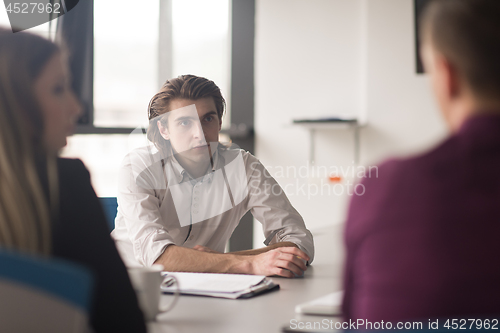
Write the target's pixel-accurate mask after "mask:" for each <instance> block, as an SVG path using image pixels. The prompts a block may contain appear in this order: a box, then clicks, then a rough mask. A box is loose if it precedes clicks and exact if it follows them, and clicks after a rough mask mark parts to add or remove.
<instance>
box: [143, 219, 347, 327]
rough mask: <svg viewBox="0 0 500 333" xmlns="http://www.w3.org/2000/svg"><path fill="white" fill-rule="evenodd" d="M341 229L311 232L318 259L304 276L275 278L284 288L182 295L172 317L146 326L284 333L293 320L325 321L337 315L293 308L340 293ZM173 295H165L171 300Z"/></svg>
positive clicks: (160, 319)
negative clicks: (244, 294) (223, 295)
mask: <svg viewBox="0 0 500 333" xmlns="http://www.w3.org/2000/svg"><path fill="white" fill-rule="evenodd" d="M342 232H343V225H333V226H329V227H325V228H321V229H318V230H312V233H313V236H314V243H315V249H316V257H315V259H314V262H313V263H312V265H311V266H309V268H308V270H307V271H306V272H305V274H304V277H303V278H297V279H286V278H272V279H273V281H274V282H277V283H278V284H279V285H280V290H278V291H273V292H270V293H267V294H264V295H259V296H256V297H253V298H249V299H241V300H229V299H218V298H209V297H196V296H181V297H180V299H179V301H178V303H177V305H176V306H175V308H174V309H173V310H171V311H170V312H168V313H165V314H160V315H158V317H157V319H156V321H154V322H149V323H148V331H149V332H151V333H164V332H169V333H181V332H182V333H189V332H193V333H198V332H204V333H210V332H214V333H225V332H227V333H235V332H238V333H245V332H281V331H282V328H283V327H284V326H290V323H291V321H292V320H294V319H295V320H297V321H301V322H308V321H312V322H321V321H322V320H323V319H324V318H328V320H331V319H334V320H339V318H336V317H321V316H303V315H298V314H296V313H295V306H296V305H297V304H300V303H304V302H308V301H310V300H313V299H315V298H318V297H321V296H323V295H325V294H328V293H331V292H334V291H338V290H340V289H341V284H342V264H343V258H344V251H343V245H342ZM172 297H173V296H169V295H163V296H162V299H161V301H162V302H165V303H167V302H169V301H170V300H171V298H172Z"/></svg>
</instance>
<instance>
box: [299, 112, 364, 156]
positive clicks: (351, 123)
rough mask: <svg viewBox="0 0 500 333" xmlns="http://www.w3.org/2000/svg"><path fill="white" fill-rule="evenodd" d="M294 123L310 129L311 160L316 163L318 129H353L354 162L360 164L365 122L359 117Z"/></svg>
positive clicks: (305, 120) (308, 120)
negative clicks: (358, 118)
mask: <svg viewBox="0 0 500 333" xmlns="http://www.w3.org/2000/svg"><path fill="white" fill-rule="evenodd" d="M293 125H297V126H301V127H303V128H305V129H307V130H308V131H309V162H310V163H311V165H312V164H313V163H314V157H315V148H316V142H315V141H316V140H315V134H316V131H317V130H337V129H352V130H353V135H354V163H355V165H358V164H359V150H360V141H359V132H360V128H361V127H363V126H364V125H365V124H360V123H359V121H358V120H357V119H340V118H338V120H337V119H334V118H332V119H300V120H294V121H293Z"/></svg>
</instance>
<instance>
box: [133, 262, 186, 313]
mask: <svg viewBox="0 0 500 333" xmlns="http://www.w3.org/2000/svg"><path fill="white" fill-rule="evenodd" d="M127 270H128V274H129V277H130V281H131V282H132V287H133V288H134V290H135V293H136V294H137V299H138V300H139V306H140V308H141V310H142V312H143V314H144V319H146V320H147V321H150V320H154V319H155V318H156V315H158V314H159V313H162V312H167V311H170V310H171V309H172V308H173V307H174V305H175V303H176V302H177V299H178V298H179V287H178V286H179V285H178V283H177V280H176V279H175V277H173V276H165V277H163V276H162V275H161V272H162V271H163V266H162V265H158V264H155V265H153V266H151V267H130V268H128V269H127ZM162 283H165V284H169V285H171V284H173V283H175V285H176V286H177V289H176V292H175V293H174V294H175V296H174V300H173V301H172V303H170V305H168V306H166V307H160V295H161V289H160V286H161V284H162Z"/></svg>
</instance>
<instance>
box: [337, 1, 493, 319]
mask: <svg viewBox="0 0 500 333" xmlns="http://www.w3.org/2000/svg"><path fill="white" fill-rule="evenodd" d="M499 18H500V1H498V0H438V1H434V2H431V3H430V5H429V6H428V7H426V10H425V12H424V15H423V19H422V22H421V23H422V24H421V27H422V30H421V36H423V37H422V46H423V49H422V57H423V61H424V66H425V69H426V71H427V73H428V74H429V76H430V80H431V84H432V90H433V92H434V94H435V96H436V99H437V102H438V105H439V109H440V110H441V113H442V115H443V116H444V119H445V120H446V123H447V124H448V125H449V128H450V131H451V134H450V136H449V137H448V138H447V139H446V140H445V141H444V142H442V143H441V144H440V145H439V146H438V147H436V148H434V149H433V150H431V151H429V152H427V153H424V154H421V155H418V156H415V157H412V158H406V159H393V160H389V161H387V162H385V163H383V164H382V165H380V166H379V169H378V170H379V172H378V177H377V178H365V179H364V180H363V182H362V184H363V185H364V187H365V193H364V195H361V196H354V197H353V198H352V201H351V204H350V208H349V213H348V219H347V223H346V229H345V244H346V249H347V258H346V266H345V276H344V289H345V294H344V302H343V315H344V319H345V320H352V321H355V320H357V319H362V320H364V321H371V322H376V321H378V322H380V321H382V320H384V321H385V322H396V321H404V320H411V319H422V322H423V324H424V327H423V328H428V327H427V325H428V322H427V320H428V319H434V318H444V319H450V318H452V319H453V318H456V319H459V320H460V318H498V317H500V264H499V258H500V19H499ZM440 322H443V323H445V321H441V320H440ZM450 323H451V321H450ZM456 323H459V322H456ZM499 325H500V323H498V321H497V327H499ZM468 327H469V325H468V324H467V328H468Z"/></svg>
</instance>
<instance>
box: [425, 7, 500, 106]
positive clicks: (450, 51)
mask: <svg viewBox="0 0 500 333" xmlns="http://www.w3.org/2000/svg"><path fill="white" fill-rule="evenodd" d="M421 23H422V24H421V25H420V26H421V27H422V28H421V29H422V30H421V34H420V35H421V36H423V38H424V39H425V40H426V41H429V42H431V44H432V46H433V47H434V48H435V49H436V50H438V51H439V52H440V53H442V54H443V55H444V56H445V57H446V58H447V59H448V60H449V61H450V62H451V63H452V64H453V65H454V66H455V67H456V68H457V70H458V71H459V73H460V74H461V75H462V77H463V78H464V81H465V82H466V84H468V86H469V88H470V89H471V90H472V92H473V93H474V94H475V95H476V96H477V97H479V98H486V99H493V100H498V99H500V1H498V0H434V1H431V2H430V3H429V4H428V5H427V6H426V8H425V9H424V14H423V15H422V22H421Z"/></svg>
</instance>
